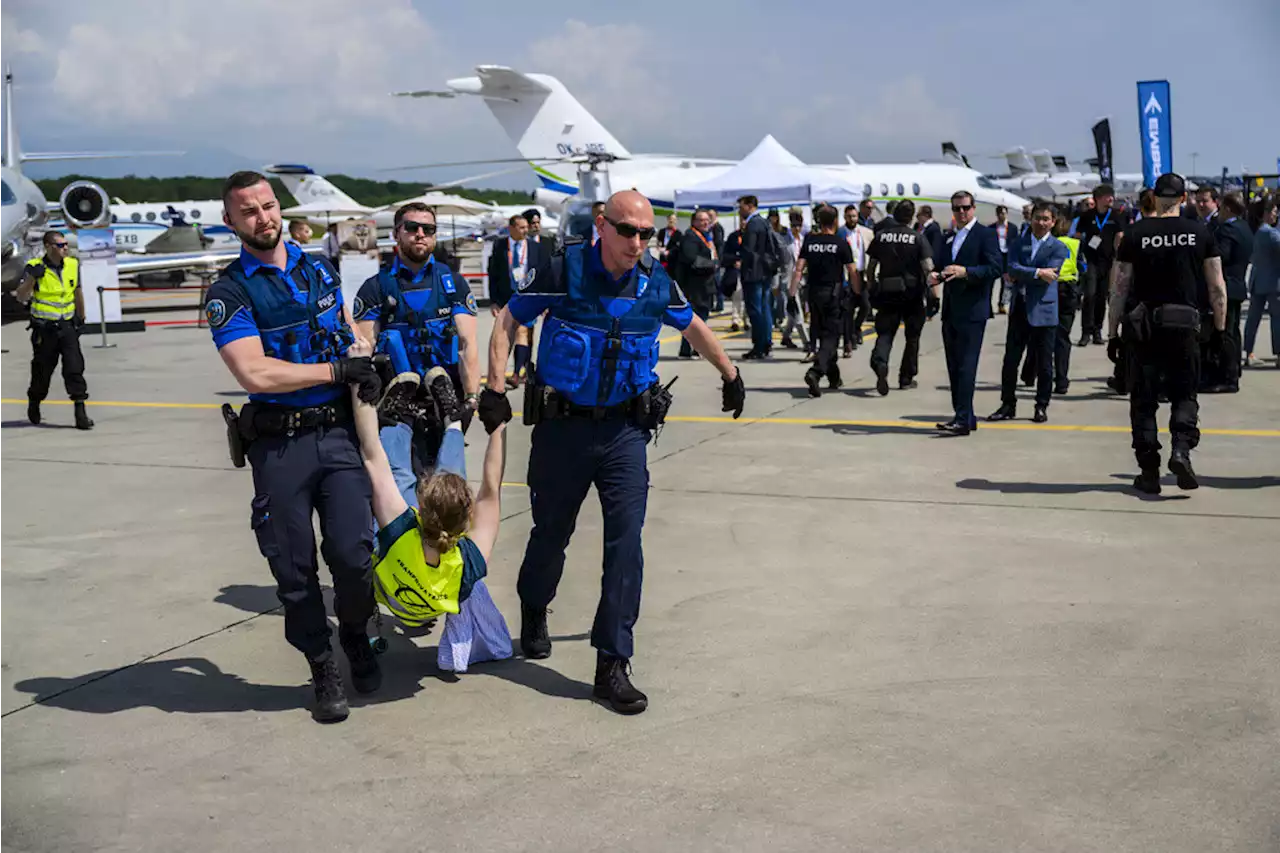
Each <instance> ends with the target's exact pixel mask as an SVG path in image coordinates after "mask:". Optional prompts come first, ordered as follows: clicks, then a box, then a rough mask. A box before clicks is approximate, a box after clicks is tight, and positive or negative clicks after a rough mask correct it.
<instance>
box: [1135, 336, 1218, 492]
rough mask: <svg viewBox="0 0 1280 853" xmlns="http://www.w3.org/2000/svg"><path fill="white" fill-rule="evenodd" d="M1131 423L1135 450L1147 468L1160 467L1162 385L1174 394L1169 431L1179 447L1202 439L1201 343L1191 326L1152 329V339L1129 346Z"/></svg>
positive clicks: (1193, 445) (1193, 443) (1189, 448)
mask: <svg viewBox="0 0 1280 853" xmlns="http://www.w3.org/2000/svg"><path fill="white" fill-rule="evenodd" d="M1128 349H1129V377H1130V381H1131V383H1132V385H1131V390H1130V392H1129V423H1130V426H1131V427H1132V430H1133V455H1134V456H1135V457H1137V460H1138V465H1139V467H1141V468H1144V469H1148V468H1155V469H1158V468H1159V467H1160V435H1159V427H1158V426H1157V424H1156V411H1157V410H1158V409H1159V408H1160V403H1159V395H1160V390H1161V388H1163V389H1164V391H1165V393H1166V394H1168V395H1169V433H1170V435H1171V436H1172V438H1173V447H1174V449H1178V448H1182V449H1185V450H1192V449H1194V448H1195V446H1196V445H1198V444H1199V443H1200V429H1199V427H1198V426H1197V424H1198V423H1199V419H1200V403H1199V402H1198V401H1197V400H1196V389H1197V388H1199V386H1200V342H1199V340H1198V339H1197V337H1196V333H1195V332H1193V331H1191V330H1189V329H1163V328H1158V327H1157V328H1154V329H1152V330H1151V338H1150V340H1147V341H1142V342H1137V341H1134V342H1133V343H1132V344H1131V345H1130V346H1129V348H1128Z"/></svg>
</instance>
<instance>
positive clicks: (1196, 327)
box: [1152, 305, 1200, 332]
mask: <svg viewBox="0 0 1280 853" xmlns="http://www.w3.org/2000/svg"><path fill="white" fill-rule="evenodd" d="M1152 320H1153V322H1154V323H1155V325H1157V326H1159V327H1160V328H1162V329H1180V330H1183V331H1189V332H1198V331H1200V310H1199V309H1198V308H1193V307H1192V306H1190V305H1160V306H1158V307H1157V308H1156V310H1155V311H1153V312H1152Z"/></svg>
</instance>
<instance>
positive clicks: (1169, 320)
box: [1110, 173, 1227, 494]
mask: <svg viewBox="0 0 1280 853" xmlns="http://www.w3.org/2000/svg"><path fill="white" fill-rule="evenodd" d="M1155 196H1156V199H1155V201H1156V213H1155V215H1154V216H1151V217H1144V218H1143V219H1142V220H1141V221H1140V222H1138V223H1137V224H1136V225H1133V226H1131V227H1130V228H1128V229H1127V230H1126V231H1125V235H1124V239H1123V240H1122V241H1121V243H1120V249H1119V254H1118V255H1117V256H1116V265H1115V270H1114V273H1113V275H1112V289H1113V293H1112V298H1111V321H1110V333H1111V337H1112V338H1115V337H1116V334H1117V332H1118V330H1119V327H1120V319H1121V315H1123V316H1124V334H1125V338H1126V341H1127V342H1128V343H1129V344H1131V346H1130V347H1129V350H1130V356H1129V357H1130V371H1129V376H1130V383H1131V391H1130V393H1129V420H1130V423H1131V426H1132V428H1133V451H1134V455H1135V456H1136V457H1137V459H1138V466H1139V468H1141V473H1140V474H1138V476H1137V478H1136V479H1135V480H1134V481H1133V485H1134V488H1136V489H1137V490H1138V491H1140V492H1145V493H1147V494H1159V493H1160V438H1159V434H1158V427H1157V425H1156V411H1157V409H1158V408H1159V403H1158V399H1159V394H1160V392H1161V391H1162V390H1163V391H1164V393H1166V394H1167V395H1168V397H1169V408H1170V415H1169V432H1170V433H1171V435H1172V444H1173V452H1172V453H1171V454H1170V456H1169V470H1170V471H1171V472H1172V473H1173V474H1174V475H1176V476H1177V479H1178V488H1180V489H1194V488H1196V487H1197V486H1198V485H1199V483H1198V482H1197V481H1196V474H1195V471H1194V469H1192V467H1191V451H1192V450H1193V449H1195V446H1196V445H1197V444H1199V442H1200V430H1199V429H1198V428H1197V422H1198V419H1199V412H1200V406H1199V403H1198V402H1197V401H1196V389H1197V387H1198V385H1199V381H1200V345H1199V340H1198V334H1199V328H1200V309H1199V307H1198V298H1197V291H1198V283H1199V280H1200V278H1201V276H1203V278H1204V281H1205V283H1206V284H1207V285H1208V293H1209V303H1210V305H1211V306H1212V308H1213V326H1214V329H1216V330H1217V331H1218V332H1219V333H1221V332H1222V330H1223V329H1224V328H1225V327H1226V323H1227V289H1226V282H1225V281H1224V280H1223V277H1222V261H1221V258H1220V257H1219V256H1218V249H1217V246H1216V245H1215V243H1214V240H1213V236H1212V234H1211V232H1210V231H1209V228H1208V227H1207V226H1206V225H1205V224H1204V223H1203V222H1200V221H1196V220H1190V219H1186V218H1183V217H1182V216H1180V215H1179V206H1180V205H1181V204H1182V203H1183V202H1184V201H1186V185H1185V183H1184V182H1183V180H1182V177H1181V176H1180V175H1175V174H1173V173H1166V174H1164V175H1161V176H1160V177H1159V178H1157V179H1156V185H1155Z"/></svg>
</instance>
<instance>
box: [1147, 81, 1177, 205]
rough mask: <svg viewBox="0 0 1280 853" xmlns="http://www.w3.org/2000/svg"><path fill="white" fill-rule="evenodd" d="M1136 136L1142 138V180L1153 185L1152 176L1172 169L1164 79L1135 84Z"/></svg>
mask: <svg viewBox="0 0 1280 853" xmlns="http://www.w3.org/2000/svg"><path fill="white" fill-rule="evenodd" d="M1138 135H1139V136H1141V137H1142V182H1143V184H1145V185H1146V186H1148V187H1154V186H1155V185H1156V178H1158V177H1160V176H1161V175H1163V174H1164V173H1165V172H1172V171H1173V138H1172V135H1173V134H1172V123H1171V122H1170V120H1169V81H1168V80H1144V81H1142V82H1140V83H1138Z"/></svg>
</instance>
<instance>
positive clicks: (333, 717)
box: [307, 652, 351, 723]
mask: <svg viewBox="0 0 1280 853" xmlns="http://www.w3.org/2000/svg"><path fill="white" fill-rule="evenodd" d="M307 663H308V664H309V665H310V667H311V686H312V687H313V688H314V689H315V694H316V703H315V705H313V706H312V708H311V719H313V720H315V721H316V722H317V723H340V722H342V721H343V720H345V719H346V718H347V716H348V715H349V714H350V713H351V709H350V708H349V707H347V694H346V692H344V691H343V689H342V674H341V673H339V672H338V662H337V661H335V660H334V659H333V654H332V653H331V652H326V653H325V656H324V659H323V660H308V661H307Z"/></svg>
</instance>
